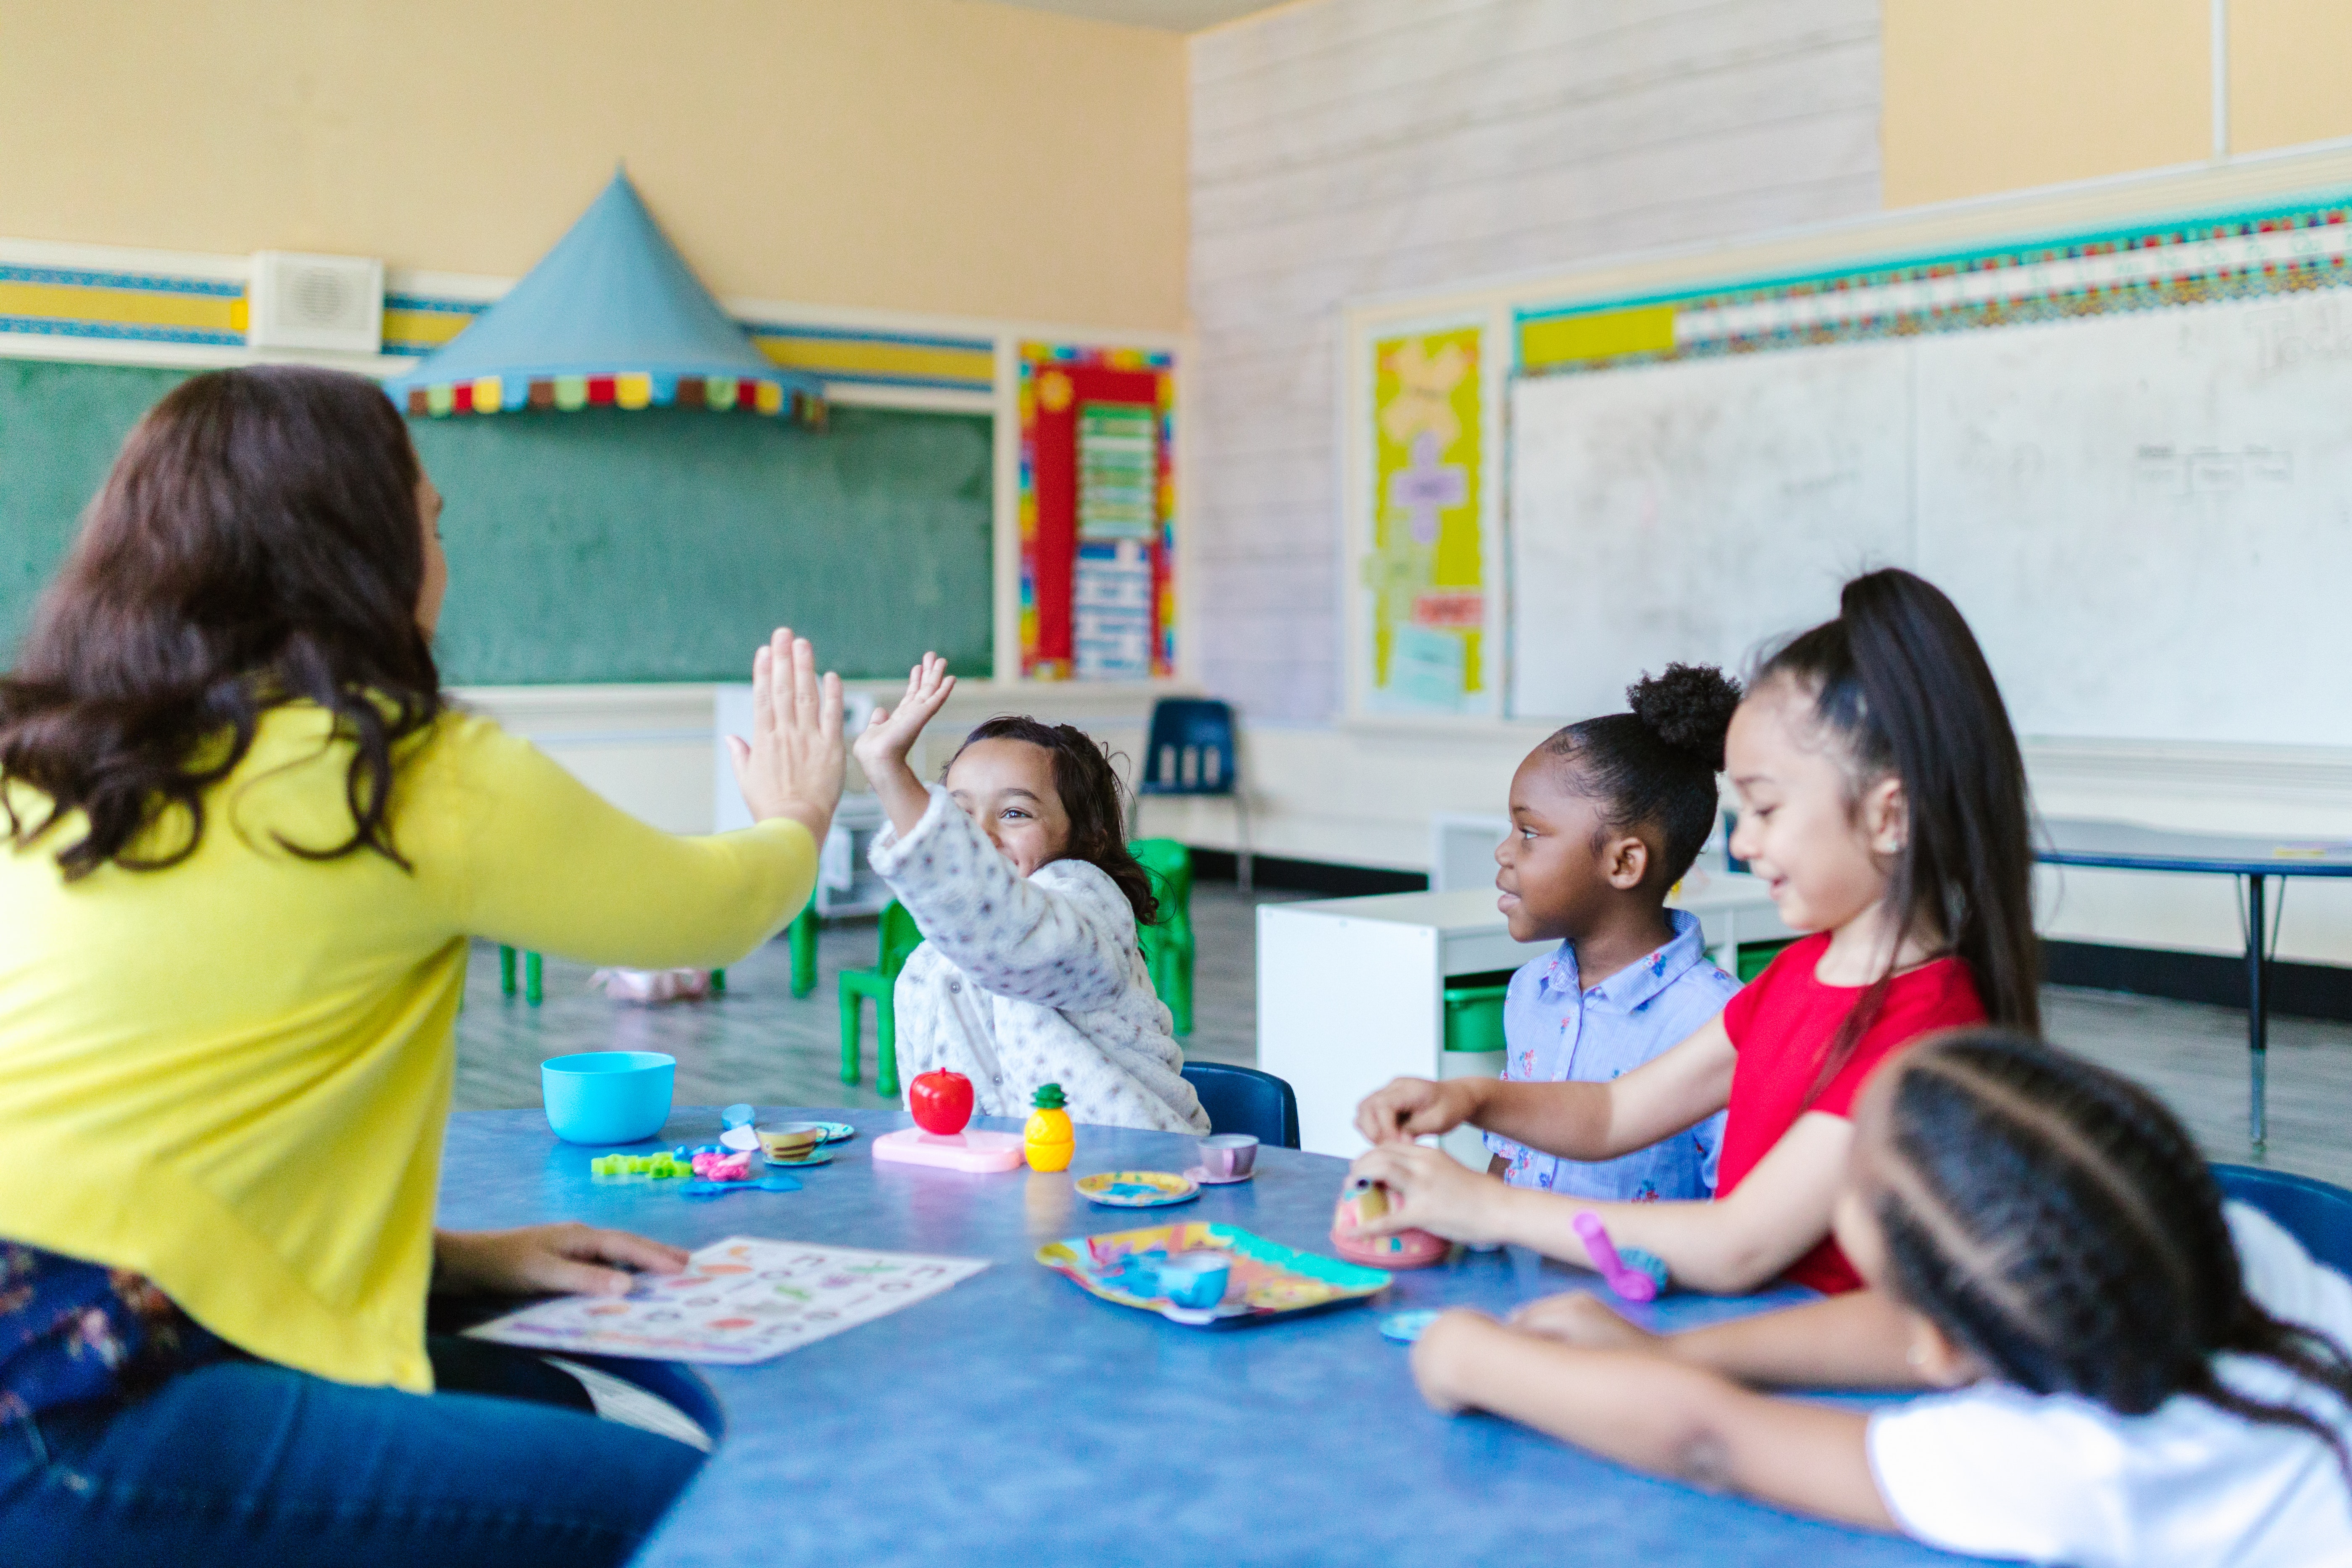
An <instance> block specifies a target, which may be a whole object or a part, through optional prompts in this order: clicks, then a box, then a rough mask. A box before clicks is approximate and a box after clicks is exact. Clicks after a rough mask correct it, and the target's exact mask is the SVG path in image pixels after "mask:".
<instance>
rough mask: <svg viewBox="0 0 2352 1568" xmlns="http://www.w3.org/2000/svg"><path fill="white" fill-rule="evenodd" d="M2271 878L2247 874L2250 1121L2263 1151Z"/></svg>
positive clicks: (2258, 1147)
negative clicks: (2267, 891)
mask: <svg viewBox="0 0 2352 1568" xmlns="http://www.w3.org/2000/svg"><path fill="white" fill-rule="evenodd" d="M2268 880H2269V879H2268V878H2266V877H2262V876H2250V877H2248V878H2246V879H2245V882H2246V1059H2247V1068H2248V1074H2249V1078H2250V1079H2251V1082H2250V1085H2249V1088H2250V1092H2249V1095H2248V1123H2249V1127H2250V1129H2251V1131H2252V1134H2253V1144H2254V1152H2255V1153H2257V1154H2259V1153H2261V1152H2263V1145H2264V1144H2265V1142H2267V1141H2268V1138H2269V1132H2270V1129H2269V1126H2268V1118H2267V1116H2266V1115H2265V1114H2264V1106H2263V1100H2264V1099H2265V1097H2266V1095H2267V1094H2268V1091H2269V1083H2268V1079H2269V1077H2270V1072H2269V1068H2270V1037H2269V1022H2270V1003H2271V999H2270V988H2269V986H2268V984H2266V982H2267V981H2268V980H2269V978H2270V976H2269V974H2268V973H2267V971H2268V970H2269V968H2270V952H2269V942H2267V940H2266V938H2267V937H2268V935H2269V931H2268V928H2267V922H2266V921H2265V919H2264V911H2263V890H2264V885H2265V884H2266V883H2267V882H2268Z"/></svg>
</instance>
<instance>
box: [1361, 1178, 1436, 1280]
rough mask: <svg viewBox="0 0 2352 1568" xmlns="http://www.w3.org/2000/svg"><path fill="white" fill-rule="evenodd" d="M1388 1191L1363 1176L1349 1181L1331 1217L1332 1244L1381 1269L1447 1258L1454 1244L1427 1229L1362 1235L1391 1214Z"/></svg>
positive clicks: (1428, 1262) (1410, 1265)
mask: <svg viewBox="0 0 2352 1568" xmlns="http://www.w3.org/2000/svg"><path fill="white" fill-rule="evenodd" d="M1389 1208H1390V1204H1389V1190H1388V1188H1386V1187H1384V1186H1382V1185H1381V1184H1380V1183H1378V1182H1375V1181H1372V1180H1370V1179H1369V1178H1367V1177H1364V1176H1353V1177H1350V1178H1349V1181H1348V1187H1347V1190H1346V1191H1345V1192H1343V1193H1341V1194H1339V1207H1338V1208H1337V1209H1335V1210H1333V1211H1332V1215H1331V1245H1332V1247H1334V1248H1335V1249H1337V1251H1338V1252H1339V1256H1340V1257H1342V1258H1347V1259H1348V1260H1349V1261H1350V1262H1352V1263H1367V1264H1370V1265H1373V1266H1374V1267H1376V1268H1428V1267H1429V1266H1430V1265H1431V1264H1433V1263H1437V1262H1441V1261H1443V1260H1444V1258H1445V1255H1446V1253H1447V1252H1449V1251H1451V1250H1452V1248H1453V1244H1452V1243H1451V1242H1448V1241H1446V1240H1444V1238H1442V1237H1434V1236H1432V1235H1430V1234H1429V1232H1427V1231H1425V1230H1401V1231H1398V1232H1397V1233H1396V1234H1395V1235H1393V1236H1373V1237H1368V1236H1362V1235H1360V1234H1358V1233H1359V1231H1360V1228H1361V1227H1362V1226H1365V1225H1368V1224H1370V1222H1371V1221H1373V1220H1376V1219H1378V1218H1380V1217H1381V1215H1385V1214H1387V1213H1388V1212H1389Z"/></svg>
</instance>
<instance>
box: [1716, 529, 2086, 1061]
mask: <svg viewBox="0 0 2352 1568" xmlns="http://www.w3.org/2000/svg"><path fill="white" fill-rule="evenodd" d="M1773 680H1787V681H1790V682H1792V683H1793V684H1794V685H1795V686H1796V687H1797V688H1798V689H1800V690H1801V691H1804V692H1807V693H1809V694H1810V695H1811V698H1812V702H1813V711H1814V714H1815V716H1816V717H1817V718H1818V719H1819V720H1820V721H1821V722H1822V725H1823V726H1825V727H1826V728H1827V729H1829V730H1830V731H1832V733H1834V734H1835V735H1836V736H1837V737H1838V739H1839V740H1840V741H1841V742H1843V745H1844V747H1845V750H1846V752H1847V755H1848V757H1849V759H1850V761H1851V762H1852V763H1853V771H1854V773H1855V774H1856V775H1857V780H1858V784H1866V783H1868V782H1869V781H1872V780H1874V779H1877V778H1880V777H1883V776H1885V774H1888V773H1892V774H1894V775H1895V777H1896V778H1898V779H1900V780H1901V781H1902V783H1903V802H1904V809H1905V812H1906V820H1907V824H1908V829H1909V831H1908V832H1907V833H1906V837H1905V839H1904V845H1903V850H1902V853H1901V854H1900V855H1898V856H1897V857H1896V858H1895V868H1894V871H1893V873H1892V874H1891V875H1890V877H1889V878H1888V879H1887V889H1886V904H1887V907H1888V909H1889V910H1893V911H1894V913H1895V918H1896V920H1897V921H1898V922H1899V923H1898V927H1897V929H1898V931H1901V932H1905V933H1908V934H1915V935H1916V934H1926V935H1927V936H1930V937H1931V938H1939V939H1941V940H1942V941H1944V942H1948V943H1949V944H1950V948H1951V951H1952V952H1956V953H1958V955H1959V956H1960V958H1961V959H1962V960H1964V961H1965V962H1966V963H1967V964H1968V966H1969V975H1970V976H1971V978H1973V979H1974V980H1975V982H1976V985H1977V993H1978V994H1979V996H1980V997H1981V998H1982V999H1983V1001H1984V1005H1985V1012H1986V1015H1987V1016H1989V1017H1990V1019H1991V1021H1992V1022H1994V1023H1996V1024H2005V1025H2008V1026H2011V1027H2012V1028H2016V1029H2021V1030H2024V1031H2025V1032H2026V1033H2028V1034H2039V1033H2040V1032H2041V1028H2042V946H2041V942H2040V940H2039V939H2038V938H2037V937H2036V936H2035V935H2034V931H2033V852H2032V842H2031V816H2032V813H2031V809H2030V807H2029V806H2028V805H2027V804H2026V787H2025V759H2024V757H2023V755H2022V754H2021V752H2019V751H2018V748H2017V734H2016V731H2013V730H2012V729H2011V727H2010V722H2009V708H2008V706H2007V705H2006V704H2005V703H2003V702H2002V701H2001V697H2000V686H1999V685H1998V684H1997V683H1996V682H1995V681H1994V680H1993V678H1992V667H1991V666H1990V665H1989V664H1987V663H1986V662H1985V657H1984V650H1983V649H1981V648H1979V647H1978V646H1977V639H1976V637H1975V635H1974V634H1973V633H1971V632H1970V631H1969V623H1968V622H1967V621H1966V620H1964V619H1963V618H1962V617H1961V616H1960V612H1959V610H1958V607H1957V606H1955V605H1953V603H1952V601H1951V600H1949V599H1948V598H1946V597H1945V596H1944V594H1943V592H1942V591H1941V590H1940V589H1938V588H1937V587H1936V586H1935V585H1934V584H1931V583H1929V582H1927V580H1926V579H1925V578H1922V577H1917V576H1915V575H1913V574H1911V573H1908V572H1905V571H1902V570H1900V569H1898V568H1894V567H1890V568H1888V569H1886V570H1885V571H1881V572H1873V573H1870V574H1867V575H1865V576H1861V577H1856V578H1855V579H1854V580H1853V582H1851V583H1848V584H1846V585H1845V587H1844V589H1843V591H1842V592H1841V593H1840V594H1839V595H1838V618H1837V619H1836V620H1833V621H1829V622H1826V623H1824V624H1822V625H1821V626H1815V627H1813V628H1812V630H1811V631H1808V632H1803V633H1801V634H1799V635H1798V636H1796V637H1792V638H1790V640H1789V641H1788V642H1787V643H1786V644H1784V645H1782V646H1781V647H1780V649H1779V650H1778V651H1776V652H1774V653H1773V654H1772V655H1771V656H1770V657H1769V658H1766V659H1765V660H1764V662H1763V664H1762V665H1761V666H1760V667H1759V668H1758V670H1757V671H1756V674H1755V676H1754V678H1753V679H1750V680H1749V682H1748V690H1749V691H1750V692H1753V691H1755V690H1757V689H1759V688H1761V687H1763V686H1764V685H1766V684H1768V683H1769V682H1771V681H1773ZM1856 793H1857V795H1858V794H1859V793H1860V791H1859V788H1857V791H1856ZM1895 951H1896V952H1900V951H1901V941H1900V937H1899V936H1898V939H1897V941H1896V943H1895ZM1894 963H1895V954H1894V953H1893V952H1890V953H1889V954H1888V955H1887V973H1885V974H1883V975H1881V976H1880V977H1879V979H1878V981H1877V983H1876V984H1874V985H1872V987H1871V988H1870V989H1869V990H1868V991H1867V992H1865V993H1864V994H1863V997H1862V1000H1861V1002H1860V1003H1859V1004H1857V1005H1855V1007H1854V1008H1853V1011H1852V1012H1851V1013H1849V1014H1848V1015H1847V1016H1846V1020H1845V1022H1844V1024H1843V1026H1841V1027H1840V1028H1839V1030H1838V1034H1837V1037H1836V1038H1835V1039H1833V1040H1832V1042H1831V1045H1830V1048H1829V1049H1828V1051H1827V1052H1826V1053H1824V1055H1823V1058H1822V1068H1821V1073H1820V1077H1819V1079H1817V1082H1816V1088H1817V1089H1818V1087H1819V1085H1820V1084H1825V1083H1827V1082H1829V1080H1830V1079H1832V1078H1834V1077H1836V1076H1837V1072H1838V1069H1839V1068H1842V1067H1843V1066H1844V1065H1845V1062H1846V1060H1847V1058H1850V1057H1851V1056H1852V1055H1853V1049H1854V1047H1855V1046H1856V1045H1857V1044H1858V1043H1860V1041H1861V1039H1862V1037H1863V1035H1864V1033H1865V1032H1867V1031H1868V1029H1869V1027H1870V1026H1871V1024H1872V1023H1873V1022H1874V1020H1875V1019H1876V1017H1877V1016H1878V1010H1879V1008H1880V1007H1881V1006H1882V1005H1884V1003H1885V994H1886V987H1887V984H1888V983H1889V982H1890V981H1891V980H1892V979H1893V973H1894Z"/></svg>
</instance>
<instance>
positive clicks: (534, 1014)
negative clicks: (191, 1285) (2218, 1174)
mask: <svg viewBox="0 0 2352 1568" xmlns="http://www.w3.org/2000/svg"><path fill="white" fill-rule="evenodd" d="M1299 896H1302V895H1297V894H1284V893H1276V894H1264V895H1261V897H1260V900H1259V901H1261V902H1263V901H1270V900H1287V899H1292V898H1297V897H1299ZM1192 921H1193V925H1194V928H1195V931H1196V934H1197V937H1198V942H1199V956H1198V960H1197V962H1196V964H1195V969H1194V977H1193V1016H1194V1028H1193V1033H1192V1035H1191V1036H1190V1037H1188V1038H1186V1039H1185V1040H1184V1041H1183V1042H1182V1043H1183V1046H1184V1049H1185V1054H1186V1055H1187V1056H1188V1057H1191V1058H1194V1059H1197V1060H1205V1061H1226V1062H1239V1063H1242V1064H1244V1065H1250V1064H1254V1063H1255V1060H1256V1058H1257V1043H1256V1005H1257V1004H1256V995H1257V974H1256V952H1257V944H1256V931H1255V924H1256V916H1255V908H1254V906H1253V905H1252V903H1251V902H1250V901H1248V900H1244V899H1243V898H1242V897H1241V895H1240V893H1239V892H1238V891H1236V890H1235V889H1234V888H1233V887H1232V886H1231V885H1230V884H1223V883H1204V884H1202V886H1201V887H1199V888H1198V889H1195V891H1194V893H1193V895H1192ZM874 944H875V928H874V922H873V921H870V920H869V921H847V922H843V923H841V924H838V925H835V926H831V927H828V928H827V929H826V931H825V932H824V938H823V940H822V942H820V944H819V982H818V985H817V989H816V991H815V993H814V994H812V995H810V996H808V997H807V998H805V999H803V1000H797V1001H796V1000H794V999H793V995H792V994H791V989H790V980H791V966H790V963H789V962H788V960H787V958H786V955H785V951H784V944H783V943H782V942H781V941H778V942H772V943H771V944H770V945H769V946H768V947H767V948H765V949H763V950H762V951H761V952H758V953H755V954H753V955H752V956H751V958H749V959H747V960H745V961H744V962H743V963H740V964H739V965H737V966H736V967H735V968H734V969H732V970H730V971H729V973H728V982H729V986H728V993H727V994H726V995H725V996H724V997H723V998H720V999H718V1000H716V1001H712V1002H709V1003H700V1004H693V1003H684V1004H673V1005H667V1006H661V1007H635V1006H630V1005H625V1004H619V1003H614V1002H610V1001H607V1000H606V999H605V998H604V997H603V996H601V995H599V994H596V993H594V992H593V991H591V990H589V989H588V987H587V979H588V971H587V970H586V969H585V968H583V967H581V966H579V965H576V964H569V963H558V962H555V961H552V960H551V961H550V962H549V963H548V964H547V972H546V986H547V1000H546V1002H545V1003H544V1004H542V1005H540V1006H538V1007H530V1006H527V1005H524V1003H523V1002H522V1001H521V999H520V997H518V998H514V999H511V1000H509V999H508V998H505V997H502V996H500V995H499V986H498V953H497V951H496V950H495V949H494V948H490V947H488V946H486V945H478V946H477V948H476V950H475V953H474V962H473V966H472V971H471V973H470V976H469V978H468V983H467V996H466V1009H465V1011H464V1013H462V1014H461V1015H460V1016H459V1017H458V1023H457V1105H458V1107H459V1109H461V1110H481V1109H494V1108H499V1107H508V1106H530V1105H536V1104H538V1103H539V1098H540V1095H539V1063H540V1062H541V1060H542V1059H544V1058H548V1057H551V1056H559V1055H562V1053H564V1052H566V1051H589V1050H658V1051H667V1052H668V1053H669V1054H670V1055H672V1056H675V1057H676V1058H677V1062H678V1076H677V1100H678V1102H679V1103H680V1104H683V1105H724V1104H727V1103H730V1102H731V1101H734V1100H751V1101H752V1102H754V1103H758V1104H763V1105H850V1106H877V1105H880V1104H882V1103H883V1101H882V1100H880V1098H879V1097H878V1096H877V1095H876V1094H875V1093H874V1092H873V1087H874V1022H873V1016H872V1010H871V1009H870V1008H869V1009H868V1010H867V1016H866V1023H865V1029H864V1034H863V1039H864V1048H863V1050H862V1052H861V1060H862V1064H863V1068H862V1073H861V1079H862V1081H861V1083H860V1085H859V1087H858V1088H856V1089H851V1088H849V1087H847V1086H845V1085H844V1084H843V1083H842V1081H841V1078H840V1066H841V1028H840V1017H841V1014H840V1008H839V1004H838V1002H837V1000H836V996H837V988H836V987H835V984H834V976H835V974H837V973H839V972H840V971H841V970H842V969H843V968H844V967H850V966H856V965H859V964H870V963H873V962H874ZM1343 983H1344V982H1343V980H1341V979H1339V978H1338V977H1335V979H1334V984H1343ZM2043 1006H2044V1010H2045V1013H2046V1015H2047V1017H2046V1024H2047V1027H2048V1030H2049V1033H2050V1037H2051V1038H2053V1040H2055V1041H2057V1042H2058V1043H2059V1044H2061V1045H2064V1046H2067V1047H2072V1048H2073V1049H2075V1050H2079V1051H2082V1052H2083V1053H2084V1054H2085V1055H2087V1056H2090V1057H2091V1058H2094V1059H2095V1060H2098V1061H2101V1062H2105V1064H2107V1065H2108V1066H2110V1067H2113V1068H2116V1070H2118V1071H2121V1072H2126V1073H2129V1074H2131V1075H2132V1076H2133V1077H2135V1078H2137V1079H2140V1080H2141V1081H2143V1082H2145V1083H2147V1084H2148V1085H2149V1086H2150V1087H2151V1088H2153V1089H2155V1090H2156V1091H2157V1092H2158V1094H2160V1095H2162V1096H2163V1097H2164V1098H2165V1100H2166V1101H2167V1102H2168V1103H2169V1104H2170V1105H2171V1106H2172V1107H2173V1109H2174V1110H2176V1111H2178V1112H2179V1114H2180V1116H2181V1117H2182V1118H2183V1119H2184V1120H2185V1121H2187V1122H2188V1123H2189V1128H2190V1130H2191V1131H2194V1132H2195V1133H2196V1135H2197V1137H2198V1139H2199V1141H2200V1143H2202V1144H2203V1146H2204V1149H2205V1152H2206V1153H2207V1154H2208V1155H2209V1156H2210V1157H2211V1158H2213V1159H2216V1160H2228V1161H2235V1162H2239V1163H2268V1164H2270V1165H2273V1166H2275V1167H2277V1168H2279V1169H2282V1170H2288V1171H2294V1172H2299V1173H2304V1174H2306V1175H2313V1176H2318V1177H2321V1178H2323V1179H2325V1180H2327V1181H2332V1182H2338V1183H2342V1184H2345V1185H2347V1186H2352V1025H2345V1024H2324V1023H2317V1022H2314V1021H2311V1020H2308V1019H2301V1018H2279V1019H2273V1022H2272V1025H2271V1042H2270V1043H2271V1051H2270V1081H2271V1092H2270V1116H2271V1140H2270V1149H2269V1152H2268V1155H2267V1157H2266V1159H2257V1158H2256V1157H2255V1156H2254V1155H2253V1153H2252V1151H2251V1149H2250V1148H2249V1146H2248V1142H2247V1132H2246V1026H2245V1016H2244V1014H2242V1012H2239V1011H2237V1010H2235V1009H2232V1008H2227V1007H2207V1006H2199V1005H2193V1004H2189V1003H2184V1002H2159V1001H2153V1000H2150V999H2148V998H2146V997H2139V996H2126V995H2119V994H2111V993H2106V992H2098V991H2083V990H2076V989H2073V988H2070V987H2058V986H2053V987H2052V988H2051V989H2050V990H2049V991H2048V992H2047V993H2045V995H2044V1003H2043Z"/></svg>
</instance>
